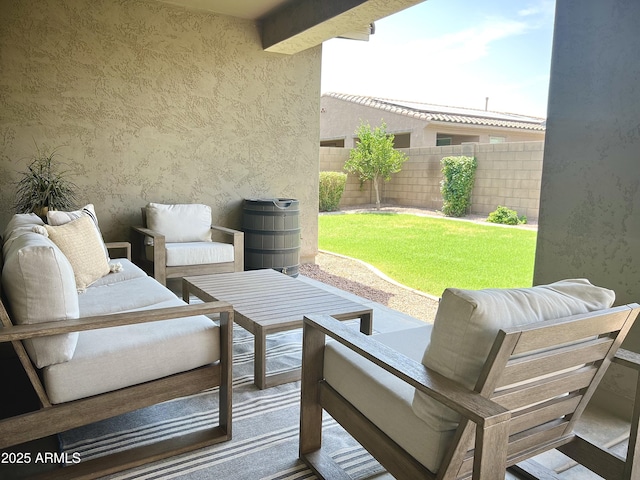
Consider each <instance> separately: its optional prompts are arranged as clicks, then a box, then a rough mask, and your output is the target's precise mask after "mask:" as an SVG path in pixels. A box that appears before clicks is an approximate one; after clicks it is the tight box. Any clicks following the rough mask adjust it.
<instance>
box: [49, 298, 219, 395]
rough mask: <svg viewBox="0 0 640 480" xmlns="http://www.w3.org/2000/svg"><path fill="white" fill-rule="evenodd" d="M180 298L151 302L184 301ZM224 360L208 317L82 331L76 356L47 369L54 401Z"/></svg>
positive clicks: (92, 393) (171, 302)
mask: <svg viewBox="0 0 640 480" xmlns="http://www.w3.org/2000/svg"><path fill="white" fill-rule="evenodd" d="M183 304H184V302H182V301H181V300H179V299H177V298H176V297H174V298H173V300H170V301H166V302H162V303H160V304H157V305H152V306H149V307H147V308H144V309H141V310H147V309H149V308H162V307H170V306H177V305H183ZM219 359H220V331H219V327H218V326H216V324H214V323H213V322H212V321H211V320H210V319H209V318H207V317H205V316H196V317H186V318H177V319H173V320H164V321H159V322H151V323H143V324H137V325H127V326H122V327H113V328H105V329H100V330H89V331H84V332H81V333H80V335H79V338H78V345H77V346H76V351H75V354H74V356H73V358H72V359H71V360H70V361H68V362H65V363H60V364H57V365H51V366H49V367H46V368H45V369H44V370H43V378H44V385H45V388H46V391H47V394H48V395H49V398H50V400H51V402H52V403H62V402H68V401H71V400H76V399H79V398H84V397H89V396H92V395H97V394H100V393H105V392H110V391H113V390H117V389H120V388H124V387H128V386H131V385H137V384H140V383H144V382H148V381H151V380H155V379H158V378H162V377H166V376H168V375H173V374H176V373H180V372H184V371H188V370H191V369H194V368H197V367H200V366H203V365H209V364H211V363H214V362H217V361H218V360H219Z"/></svg>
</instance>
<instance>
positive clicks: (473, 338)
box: [413, 279, 615, 431]
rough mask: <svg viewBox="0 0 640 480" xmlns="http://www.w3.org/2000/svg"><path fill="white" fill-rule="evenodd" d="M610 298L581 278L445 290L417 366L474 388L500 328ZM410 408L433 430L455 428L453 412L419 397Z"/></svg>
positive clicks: (604, 303) (602, 304) (595, 306)
mask: <svg viewBox="0 0 640 480" xmlns="http://www.w3.org/2000/svg"><path fill="white" fill-rule="evenodd" d="M614 299H615V293H614V292H613V291H611V290H607V289H605V288H600V287H596V286H594V285H591V283H589V281H587V280H584V279H577V280H564V281H561V282H556V283H553V284H550V285H545V286H537V287H533V288H521V289H487V290H459V289H453V288H452V289H447V290H445V292H444V294H443V295H442V300H441V301H440V305H439V307H438V312H437V313H436V319H435V322H434V327H433V332H432V334H431V342H430V343H429V346H428V347H427V348H426V350H425V353H424V357H423V359H422V363H423V364H424V365H425V366H427V367H429V368H431V369H433V370H435V371H437V372H439V373H441V374H443V375H444V376H446V377H448V378H451V379H453V380H456V381H458V382H460V383H462V384H463V385H465V386H467V387H468V388H475V384H476V381H477V379H478V376H479V374H480V371H481V369H482V366H483V365H484V362H485V361H486V359H487V356H488V354H489V351H490V350H491V346H492V345H493V342H494V340H495V338H496V335H497V333H498V331H499V330H500V329H502V328H507V327H515V326H519V325H526V324H530V323H533V322H538V321H543V320H552V319H556V318H562V317H566V316H570V315H576V314H580V313H587V312H591V311H595V310H601V309H604V308H609V307H610V306H611V305H612V304H613V301H614ZM413 409H414V411H415V413H416V415H418V416H419V417H420V418H422V419H423V420H424V421H425V422H427V423H428V424H429V425H430V426H431V428H433V429H435V430H438V431H446V430H452V429H454V428H456V426H457V423H458V415H457V414H456V413H454V412H453V411H452V410H450V409H448V408H446V407H444V406H442V405H441V404H439V403H438V402H436V401H435V400H432V399H431V398H429V397H427V396H426V395H423V394H421V393H420V392H416V394H415V397H414V400H413Z"/></svg>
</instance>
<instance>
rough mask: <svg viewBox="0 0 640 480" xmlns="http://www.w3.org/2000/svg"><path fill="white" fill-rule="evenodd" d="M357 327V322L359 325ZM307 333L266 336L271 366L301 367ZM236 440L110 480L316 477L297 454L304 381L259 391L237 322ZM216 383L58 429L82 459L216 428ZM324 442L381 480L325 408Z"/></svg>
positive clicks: (249, 339)
mask: <svg viewBox="0 0 640 480" xmlns="http://www.w3.org/2000/svg"><path fill="white" fill-rule="evenodd" d="M354 328H356V327H355V326H354ZM301 336H302V335H301V331H300V330H296V331H291V332H283V333H280V334H275V335H271V336H269V338H268V339H267V371H269V372H274V371H286V370H290V369H292V368H296V367H297V366H299V365H300V355H301ZM233 384H234V389H233V439H232V440H231V441H229V442H224V443H221V444H218V445H214V446H212V447H208V448H204V449H201V450H197V451H195V452H191V453H189V454H185V455H182V456H177V457H172V458H171V459H168V460H163V461H160V462H156V463H153V464H150V465H147V466H143V467H140V468H136V469H133V470H128V471H126V472H123V473H120V474H115V475H112V476H109V477H107V478H110V479H122V480H124V479H145V480H146V479H173V478H179V479H185V480H199V479H230V480H235V479H238V480H248V479H249V480H250V479H265V480H285V479H287V480H296V479H312V478H315V477H314V475H313V474H312V473H311V471H310V470H309V469H308V468H307V467H306V466H305V465H304V464H303V463H302V462H300V461H299V460H298V429H299V415H300V412H299V408H300V382H296V383H289V384H285V385H279V386H276V387H272V388H268V389H265V390H258V389H257V388H256V387H255V385H254V384H253V336H251V335H250V334H249V333H248V332H246V331H245V330H244V329H242V328H241V327H238V326H234V379H233ZM217 415H218V411H217V395H215V389H214V390H212V391H209V392H203V393H200V394H197V395H193V396H190V397H186V398H181V399H177V400H172V401H170V402H165V403H163V404H159V405H154V406H152V407H149V408H145V409H143V410H139V411H136V412H131V413H128V414H125V415H122V416H120V417H117V418H114V419H109V420H105V421H103V422H99V423H96V424H92V425H90V426H87V427H82V428H78V429H75V430H72V431H69V432H65V433H64V434H62V435H60V444H61V449H62V451H63V452H68V453H73V452H78V453H80V455H81V457H82V459H83V460H88V459H90V458H92V457H95V456H99V455H104V454H105V453H108V452H113V451H116V450H121V449H126V448H129V447H131V446H132V445H140V444H143V443H149V442H152V441H155V440H157V439H158V438H167V437H169V436H173V435H177V434H181V433H185V432H188V431H193V430H197V429H198V428H202V427H204V426H210V425H211V424H213V423H215V422H216V421H217ZM323 423H324V428H323V445H325V446H326V447H328V449H329V450H328V451H330V452H332V455H333V457H334V458H335V459H336V461H337V462H338V463H340V464H341V465H342V466H343V468H345V470H346V471H347V472H349V474H350V475H351V476H352V477H353V478H356V479H364V478H378V477H379V475H380V474H381V473H382V468H381V467H380V465H379V464H378V463H377V462H376V461H375V460H374V459H373V458H372V457H371V456H370V455H369V454H368V453H367V452H366V451H365V450H363V449H362V447H360V446H359V445H358V444H357V443H356V442H355V441H354V440H353V439H352V438H351V437H350V436H349V435H348V434H347V433H346V432H344V430H342V428H341V427H340V426H339V425H338V424H337V423H336V422H335V421H334V420H333V419H332V418H331V417H329V416H328V415H326V414H325V419H324V422H323Z"/></svg>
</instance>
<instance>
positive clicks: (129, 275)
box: [82, 258, 147, 296]
mask: <svg viewBox="0 0 640 480" xmlns="http://www.w3.org/2000/svg"><path fill="white" fill-rule="evenodd" d="M113 263H119V264H120V266H121V268H120V270H118V271H116V272H110V273H109V275H105V276H104V277H102V278H100V279H98V280H96V281H95V282H93V283H92V284H91V287H92V288H93V287H99V286H101V285H110V284H115V283H119V282H126V281H127V280H132V279H134V278H140V277H146V276H147V274H146V273H145V271H144V270H142V269H141V268H140V267H138V266H137V265H136V264H134V263H133V262H132V261H131V260H127V259H126V258H115V259H113ZM85 294H86V292H85ZM82 296H84V295H82Z"/></svg>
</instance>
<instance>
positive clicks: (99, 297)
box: [78, 267, 176, 317]
mask: <svg viewBox="0 0 640 480" xmlns="http://www.w3.org/2000/svg"><path fill="white" fill-rule="evenodd" d="M125 272H126V267H125V268H123V272H122V273H125ZM110 275H118V274H111V273H110V274H109V275H107V277H109V276H110ZM175 298H176V296H175V295H174V294H173V293H172V292H171V290H168V289H167V288H165V287H164V286H163V285H161V284H160V283H158V282H156V281H155V280H154V279H153V278H151V277H148V276H146V275H144V276H141V277H136V278H131V279H129V280H126V281H120V282H108V281H105V283H101V284H93V285H91V286H90V287H89V288H87V290H86V291H85V292H84V293H81V294H80V295H78V303H79V306H80V317H91V316H94V315H108V314H110V313H118V312H126V311H129V310H137V309H140V308H146V307H150V306H153V305H156V304H159V303H162V302H166V301H170V300H173V299H175Z"/></svg>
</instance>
